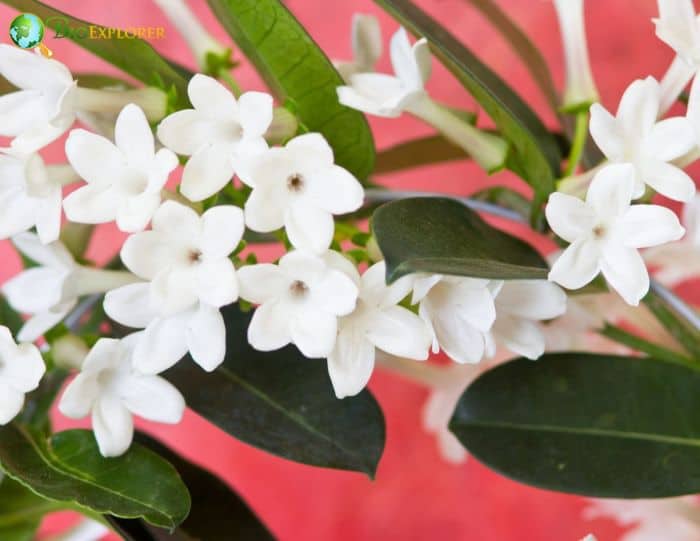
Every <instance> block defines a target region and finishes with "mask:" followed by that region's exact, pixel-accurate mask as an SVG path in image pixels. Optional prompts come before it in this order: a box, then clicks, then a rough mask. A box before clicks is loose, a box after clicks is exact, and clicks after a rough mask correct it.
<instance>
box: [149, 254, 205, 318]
mask: <svg viewBox="0 0 700 541" xmlns="http://www.w3.org/2000/svg"><path fill="white" fill-rule="evenodd" d="M197 286H198V272H197V269H196V267H193V266H173V267H171V268H168V269H164V270H163V271H161V272H160V273H158V274H157V275H156V277H155V278H154V279H153V280H152V281H151V289H150V292H151V300H152V302H153V304H154V306H155V307H157V310H158V311H159V312H160V314H162V315H168V316H172V315H175V314H178V313H181V312H183V311H185V310H187V309H188V308H191V307H193V306H194V305H195V304H196V303H197V301H198V297H197Z"/></svg>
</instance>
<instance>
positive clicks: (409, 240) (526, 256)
mask: <svg viewBox="0 0 700 541" xmlns="http://www.w3.org/2000/svg"><path fill="white" fill-rule="evenodd" d="M372 230H373V231H374V235H375V237H376V239H377V243H378V244H379V249H380V250H381V252H382V254H383V255H384V259H385V260H386V268H387V279H388V280H389V281H390V282H392V281H394V280H396V279H397V278H400V277H401V276H403V275H405V274H410V273H412V272H432V273H437V274H456V275H460V276H473V277H478V278H493V279H496V278H498V279H506V280H507V279H538V278H546V277H547V263H546V261H545V260H544V259H543V258H542V256H541V255H540V254H539V253H537V251H536V250H535V249H534V248H532V247H531V246H530V245H528V244H527V243H525V242H523V241H522V240H520V239H517V238H515V237H512V236H510V235H508V234H506V233H503V232H502V231H499V230H498V229H495V228H493V227H491V226H490V225H488V224H487V223H486V222H485V221H483V220H482V219H481V218H480V217H479V215H478V214H476V213H475V212H474V211H472V210H470V209H468V208H467V207H465V206H464V205H462V204H461V203H459V202H457V201H454V200H452V199H447V198H442V197H435V198H433V197H416V198H410V199H401V200H399V201H393V202H391V203H387V204H386V205H383V206H381V207H379V208H378V209H377V210H376V211H375V213H374V215H373V216H372Z"/></svg>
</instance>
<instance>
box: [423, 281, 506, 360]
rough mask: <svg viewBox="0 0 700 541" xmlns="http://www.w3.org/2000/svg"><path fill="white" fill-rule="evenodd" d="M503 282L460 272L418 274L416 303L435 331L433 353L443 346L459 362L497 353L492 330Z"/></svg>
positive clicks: (432, 330) (479, 358)
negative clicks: (491, 334) (495, 302)
mask: <svg viewBox="0 0 700 541" xmlns="http://www.w3.org/2000/svg"><path fill="white" fill-rule="evenodd" d="M501 285H502V282H500V281H490V280H483V279H480V278H463V277H460V276H442V275H440V274H433V275H417V276H416V278H415V282H414V285H413V299H412V302H413V304H415V303H417V302H420V305H419V307H418V314H419V315H420V317H421V318H422V319H423V321H425V322H426V324H427V325H428V327H429V329H430V331H431V333H432V335H433V353H437V352H438V351H440V349H442V350H443V351H444V352H445V353H446V354H447V356H448V357H450V358H451V359H452V360H454V361H456V362H458V363H478V362H479V361H480V360H481V358H482V357H483V356H484V355H485V354H486V355H489V356H491V355H493V353H494V350H495V345H494V343H493V340H492V338H491V336H490V334H489V331H490V330H491V327H492V326H493V323H494V321H495V320H496V306H495V304H494V297H495V296H496V294H497V293H498V290H499V289H500V287H501Z"/></svg>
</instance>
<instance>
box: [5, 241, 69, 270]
mask: <svg viewBox="0 0 700 541" xmlns="http://www.w3.org/2000/svg"><path fill="white" fill-rule="evenodd" d="M12 243H13V244H14V245H15V246H16V247H17V249H18V250H19V251H20V252H22V253H23V254H24V255H26V256H27V257H28V258H29V259H31V260H32V261H35V262H36V263H38V264H40V265H44V266H47V267H59V268H67V269H68V268H71V267H72V266H73V265H74V261H73V256H72V255H71V254H70V252H69V251H68V250H67V249H66V247H65V246H64V245H63V244H61V243H60V242H54V243H51V244H48V245H46V244H43V243H42V242H41V241H40V240H39V237H37V236H36V235H34V234H32V233H22V234H20V235H15V236H14V237H13V238H12Z"/></svg>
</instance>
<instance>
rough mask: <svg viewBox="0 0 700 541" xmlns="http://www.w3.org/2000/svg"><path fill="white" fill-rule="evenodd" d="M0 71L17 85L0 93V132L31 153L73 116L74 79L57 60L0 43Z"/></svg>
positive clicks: (61, 129) (53, 137) (62, 128)
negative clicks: (13, 89) (8, 91)
mask: <svg viewBox="0 0 700 541" xmlns="http://www.w3.org/2000/svg"><path fill="white" fill-rule="evenodd" d="M0 74H2V76H3V77H5V78H6V79H7V80H8V81H9V82H10V83H12V84H13V85H15V86H16V87H17V88H19V90H18V91H16V92H10V93H9V94H5V95H4V96H2V97H0V135H3V136H7V137H14V139H13V141H12V147H13V148H14V149H16V150H18V151H21V152H24V153H27V154H28V153H32V152H35V151H37V150H39V149H40V148H42V147H44V146H46V145H47V144H49V143H50V142H51V141H53V140H55V139H56V138H58V137H59V136H60V135H61V134H62V133H64V132H65V131H66V130H67V129H68V128H70V126H71V124H73V121H74V120H75V113H74V107H73V102H74V98H75V89H76V83H75V81H73V76H72V75H71V73H70V71H69V70H68V68H66V66H64V65H63V64H61V63H60V62H58V61H57V60H51V59H48V58H44V57H43V56H41V55H38V54H34V53H32V52H29V51H25V50H22V49H19V48H17V47H13V46H11V45H7V44H0Z"/></svg>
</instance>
